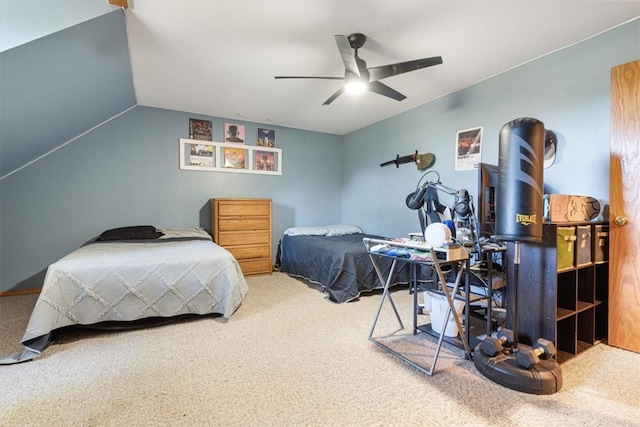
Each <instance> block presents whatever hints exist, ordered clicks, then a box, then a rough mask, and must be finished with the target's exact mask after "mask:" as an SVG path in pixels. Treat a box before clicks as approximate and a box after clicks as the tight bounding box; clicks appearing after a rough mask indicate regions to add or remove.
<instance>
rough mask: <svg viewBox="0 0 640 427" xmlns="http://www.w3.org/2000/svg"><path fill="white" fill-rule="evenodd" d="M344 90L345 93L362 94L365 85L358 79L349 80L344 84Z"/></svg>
mask: <svg viewBox="0 0 640 427" xmlns="http://www.w3.org/2000/svg"><path fill="white" fill-rule="evenodd" d="M344 90H345V91H346V92H347V93H354V94H356V93H363V92H364V91H366V90H367V84H366V83H365V82H363V81H362V80H358V79H353V80H349V81H347V82H346V83H345V84H344Z"/></svg>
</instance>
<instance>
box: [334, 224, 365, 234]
mask: <svg viewBox="0 0 640 427" xmlns="http://www.w3.org/2000/svg"><path fill="white" fill-rule="evenodd" d="M326 227H327V229H328V230H329V231H328V232H327V236H345V235H347V234H356V233H363V231H362V228H360V227H358V226H357V225H354V224H330V225H327V226H326Z"/></svg>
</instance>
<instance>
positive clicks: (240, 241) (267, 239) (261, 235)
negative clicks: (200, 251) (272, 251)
mask: <svg viewBox="0 0 640 427" xmlns="http://www.w3.org/2000/svg"><path fill="white" fill-rule="evenodd" d="M216 234H218V241H217V242H216V243H217V244H219V245H220V246H225V247H226V246H235V245H255V244H260V243H264V244H269V245H270V244H271V231H270V230H264V231H225V232H220V233H216Z"/></svg>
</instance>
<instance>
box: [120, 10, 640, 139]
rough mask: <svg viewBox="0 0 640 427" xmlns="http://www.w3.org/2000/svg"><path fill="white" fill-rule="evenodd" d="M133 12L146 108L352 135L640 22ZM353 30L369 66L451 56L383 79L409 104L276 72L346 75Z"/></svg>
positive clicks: (487, 15)
mask: <svg viewBox="0 0 640 427" xmlns="http://www.w3.org/2000/svg"><path fill="white" fill-rule="evenodd" d="M126 16H127V32H128V38H129V45H130V52H131V62H132V67H133V79H134V87H135V91H136V97H137V101H138V104H140V105H147V106H153V107H159V108H166V109H171V110H179V111H186V112H190V113H197V114H203V115H208V116H216V117H224V118H229V119H236V120H238V121H250V122H257V123H262V124H268V123H271V124H273V125H278V126H286V127H293V128H298V129H305V130H313V131H320V132H327V133H332V134H338V135H344V134H346V133H349V132H351V131H354V130H357V129H360V128H362V127H365V126H367V125H370V124H373V123H375V122H378V121H380V120H383V119H386V118H389V117H392V116H395V115H397V114H400V113H402V112H405V111H407V110H409V109H412V108H414V107H416V106H419V105H422V104H424V103H427V102H429V101H431V100H433V99H436V98H438V97H441V96H443V95H446V94H449V93H452V92H455V91H457V90H460V89H462V88H465V87H467V86H470V85H473V84H474V83H477V82H480V81H482V80H485V79H487V78H489V77H491V76H494V75H496V74H499V73H502V72H504V71H506V70H509V69H511V68H513V67H516V66H518V65H521V64H523V63H525V62H528V61H531V60H533V59H535V58H538V57H540V56H543V55H546V54H548V53H550V52H553V51H555V50H558V49H561V48H564V47H566V46H569V45H572V44H574V43H577V42H579V41H582V40H584V39H587V38H589V37H591V36H593V35H596V34H598V33H601V32H602V31H605V30H607V29H610V28H612V27H615V26H616V25H619V24H621V23H624V22H626V21H628V20H631V19H633V18H636V17H638V16H640V1H613V0H605V1H577V0H549V1H546V0H538V1H508V0H503V1H471V0H467V1H445V0H441V1H400V0H396V1H294V0H289V1H206V0H200V1H188V0H184V1H157V0H155V1H150V0H129V9H128V10H127V11H126ZM354 32H359V33H364V34H365V35H366V36H367V38H368V39H367V42H366V44H365V46H364V47H363V48H361V49H360V50H359V56H360V57H361V58H362V59H364V60H365V61H366V62H367V64H368V66H369V67H373V66H379V65H386V64H390V63H396V62H402V61H408V60H413V59H419V58H424V57H431V56H442V58H443V61H444V63H443V64H442V65H437V66H434V67H430V68H425V69H422V70H417V71H413V72H410V73H407V74H403V75H399V76H394V77H390V78H388V79H385V80H383V82H384V83H385V84H387V85H388V86H391V87H392V88H394V89H396V90H397V91H399V92H401V93H403V94H404V95H406V96H407V99H405V100H404V101H401V102H398V101H394V100H392V99H389V98H386V97H383V96H380V95H377V94H374V93H366V94H364V95H361V96H359V97H353V96H348V95H342V96H340V97H339V98H338V99H337V100H335V101H334V102H333V103H332V104H331V105H329V106H324V105H322V103H323V102H324V101H325V100H326V99H327V98H328V97H329V96H330V95H332V94H333V93H334V92H335V91H336V90H338V89H339V87H340V85H341V84H342V82H341V81H336V80H275V79H274V76H276V75H312V76H336V77H342V76H343V74H344V67H343V65H342V60H341V57H340V54H339V52H338V48H337V47H336V43H335V41H334V38H333V35H334V34H343V35H349V34H351V33H354ZM629 42H630V43H638V44H639V45H640V40H630V41H629ZM594 60H596V61H597V58H594ZM553 72H558V73H559V74H561V72H562V64H558V68H557V70H553Z"/></svg>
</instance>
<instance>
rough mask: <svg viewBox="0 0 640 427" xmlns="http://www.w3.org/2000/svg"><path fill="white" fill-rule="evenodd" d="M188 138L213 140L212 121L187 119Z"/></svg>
mask: <svg viewBox="0 0 640 427" xmlns="http://www.w3.org/2000/svg"><path fill="white" fill-rule="evenodd" d="M189 139H198V140H201V141H213V123H212V122H211V121H210V120H200V119H189Z"/></svg>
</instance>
